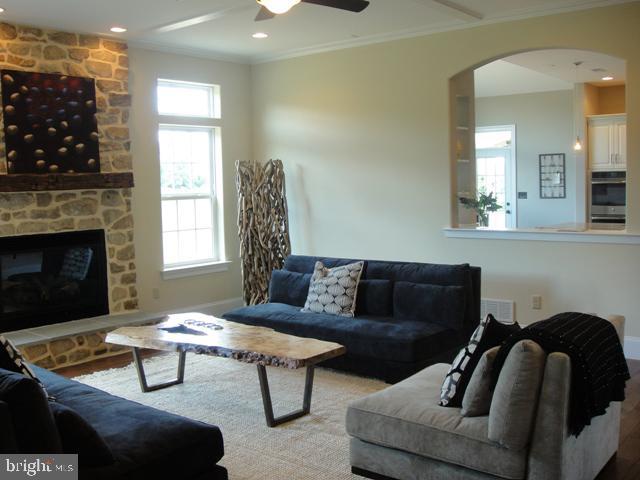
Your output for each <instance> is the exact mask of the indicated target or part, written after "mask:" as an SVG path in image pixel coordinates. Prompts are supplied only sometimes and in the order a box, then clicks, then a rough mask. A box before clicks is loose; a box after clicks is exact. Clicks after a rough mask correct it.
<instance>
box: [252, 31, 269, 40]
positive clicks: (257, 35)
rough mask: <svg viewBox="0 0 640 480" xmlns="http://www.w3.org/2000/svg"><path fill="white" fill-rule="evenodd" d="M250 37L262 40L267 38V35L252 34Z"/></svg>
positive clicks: (260, 33) (261, 33)
mask: <svg viewBox="0 0 640 480" xmlns="http://www.w3.org/2000/svg"><path fill="white" fill-rule="evenodd" d="M251 36H252V37H253V38H259V39H262V38H267V37H268V36H269V35H268V34H266V33H264V32H256V33H254V34H253V35H251Z"/></svg>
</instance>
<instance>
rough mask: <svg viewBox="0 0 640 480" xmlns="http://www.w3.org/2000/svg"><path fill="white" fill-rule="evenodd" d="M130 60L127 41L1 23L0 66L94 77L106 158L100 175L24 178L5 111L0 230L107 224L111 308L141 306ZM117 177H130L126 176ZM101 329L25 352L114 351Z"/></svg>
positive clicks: (55, 359) (45, 361)
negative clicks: (17, 169) (15, 170)
mask: <svg viewBox="0 0 640 480" xmlns="http://www.w3.org/2000/svg"><path fill="white" fill-rule="evenodd" d="M128 66H129V60H128V55H127V45H126V44H125V43H122V42H118V41H114V40H112V39H107V38H99V37H97V36H92V35H81V34H76V33H69V32H58V31H49V30H43V29H39V28H33V27H27V26H16V25H10V24H6V23H0V68H2V69H12V70H22V71H29V72H42V73H58V74H63V75H73V76H80V77H89V78H94V79H95V83H96V106H97V115H96V118H97V122H98V132H99V145H100V164H101V172H100V174H76V176H73V174H64V175H63V174H58V175H56V174H44V175H32V176H25V177H27V178H22V179H18V178H17V177H18V176H15V175H7V159H6V152H5V143H4V125H3V124H1V122H2V119H1V116H0V237H13V236H19V235H41V234H55V233H60V232H77V231H85V230H102V231H104V239H105V257H106V267H107V285H108V286H107V297H108V298H107V301H108V302H107V303H108V310H109V313H111V314H117V313H124V312H127V311H135V310H137V308H138V292H137V288H136V262H135V249H134V243H133V242H134V238H133V216H132V213H131V212H132V209H131V201H132V190H131V186H132V182H131V180H132V158H131V154H130V136H129V127H128V121H129V107H130V105H131V98H130V95H129V91H128V78H129V71H128ZM82 175H84V176H82ZM117 178H125V179H129V180H130V181H129V183H127V182H120V181H117ZM114 179H116V180H114ZM0 317H1V314H0ZM1 321H2V318H0V322H1ZM0 330H1V329H0ZM103 333H104V332H92V333H91V334H87V335H80V336H74V337H70V338H68V339H59V340H56V342H57V343H56V346H55V348H54V349H53V350H55V352H54V351H52V349H51V347H52V344H53V343H55V342H53V343H52V344H48V343H47V344H44V343H43V344H42V345H31V346H30V347H29V348H27V349H25V351H26V353H27V356H28V357H29V359H30V360H32V361H34V360H36V361H39V363H40V364H42V365H44V366H46V367H48V368H52V367H59V366H64V365H67V364H73V363H78V362H79V361H81V360H83V359H86V357H87V356H91V357H94V356H96V355H97V356H100V355H103V354H107V355H108V354H111V353H112V349H111V348H110V347H109V346H104V345H103V344H102V343H101V340H100V339H101V338H103V337H104V334H103ZM89 343H90V344H91V348H89V349H88V350H87V351H88V354H87V353H86V352H85V353H83V354H82V355H75V356H73V355H70V354H69V353H70V352H71V351H73V350H74V349H77V348H84V349H85V350H86V347H87V346H88V345H89ZM96 352H97V353H96ZM72 357H73V358H72ZM80 357H82V358H80Z"/></svg>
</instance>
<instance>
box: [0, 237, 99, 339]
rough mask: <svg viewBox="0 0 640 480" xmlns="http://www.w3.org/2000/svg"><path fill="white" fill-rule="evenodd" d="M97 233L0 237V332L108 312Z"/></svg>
mask: <svg viewBox="0 0 640 480" xmlns="http://www.w3.org/2000/svg"><path fill="white" fill-rule="evenodd" d="M107 282H108V281H107V259H106V250H105V239H104V231H103V230H87V231H79V232H65V233H54V234H44V235H24V236H20V237H3V238H0V332H7V331H12V330H21V329H24V328H30V327H37V326H41V325H48V324H53V323H60V322H67V321H70V320H77V319H80V318H90V317H95V316H98V315H105V314H107V313H109V290H108V283H107Z"/></svg>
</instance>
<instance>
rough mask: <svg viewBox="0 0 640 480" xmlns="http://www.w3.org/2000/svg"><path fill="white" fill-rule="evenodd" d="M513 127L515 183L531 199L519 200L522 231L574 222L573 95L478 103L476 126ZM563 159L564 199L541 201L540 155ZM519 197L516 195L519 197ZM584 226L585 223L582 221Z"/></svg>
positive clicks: (528, 96) (534, 95)
mask: <svg viewBox="0 0 640 480" xmlns="http://www.w3.org/2000/svg"><path fill="white" fill-rule="evenodd" d="M495 125H515V127H516V142H515V143H516V163H517V165H516V183H517V191H518V192H526V193H527V199H526V200H521V199H518V200H516V202H517V206H518V209H517V219H518V228H531V227H539V226H543V225H556V224H559V223H571V222H576V221H578V220H576V188H577V186H578V184H579V185H580V188H581V189H582V190H584V188H585V187H584V185H585V182H586V179H585V177H584V175H582V177H581V178H579V179H577V178H576V174H575V171H576V155H575V154H574V151H573V149H572V148H571V147H572V146H573V142H575V138H574V131H575V129H574V126H573V90H561V91H557V92H539V93H526V94H521V95H501V96H497V97H483V98H477V99H476V126H477V127H490V126H495ZM543 153H564V155H565V172H566V198H557V199H541V198H540V188H539V187H540V169H539V157H538V156H539V155H540V154H543ZM516 196H517V195H516ZM579 221H580V222H584V218H582V219H580V220H579Z"/></svg>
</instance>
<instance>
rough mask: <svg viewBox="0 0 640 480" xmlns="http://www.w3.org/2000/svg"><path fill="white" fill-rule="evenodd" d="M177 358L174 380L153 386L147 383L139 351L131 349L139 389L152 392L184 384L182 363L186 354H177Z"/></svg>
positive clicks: (134, 348) (135, 348)
mask: <svg viewBox="0 0 640 480" xmlns="http://www.w3.org/2000/svg"><path fill="white" fill-rule="evenodd" d="M179 353H180V356H179V357H178V376H177V378H176V379H175V380H171V381H168V382H163V383H156V384H155V385H149V384H148V383H147V376H146V375H145V373H144V365H143V364H142V357H141V356H140V349H138V348H137V347H133V360H134V364H135V366H136V371H137V372H138V380H140V388H141V389H142V391H143V392H145V393H146V392H153V391H155V390H160V389H162V388H167V387H171V386H173V385H178V384H180V383H182V382H184V363H185V359H186V356H187V352H179Z"/></svg>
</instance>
